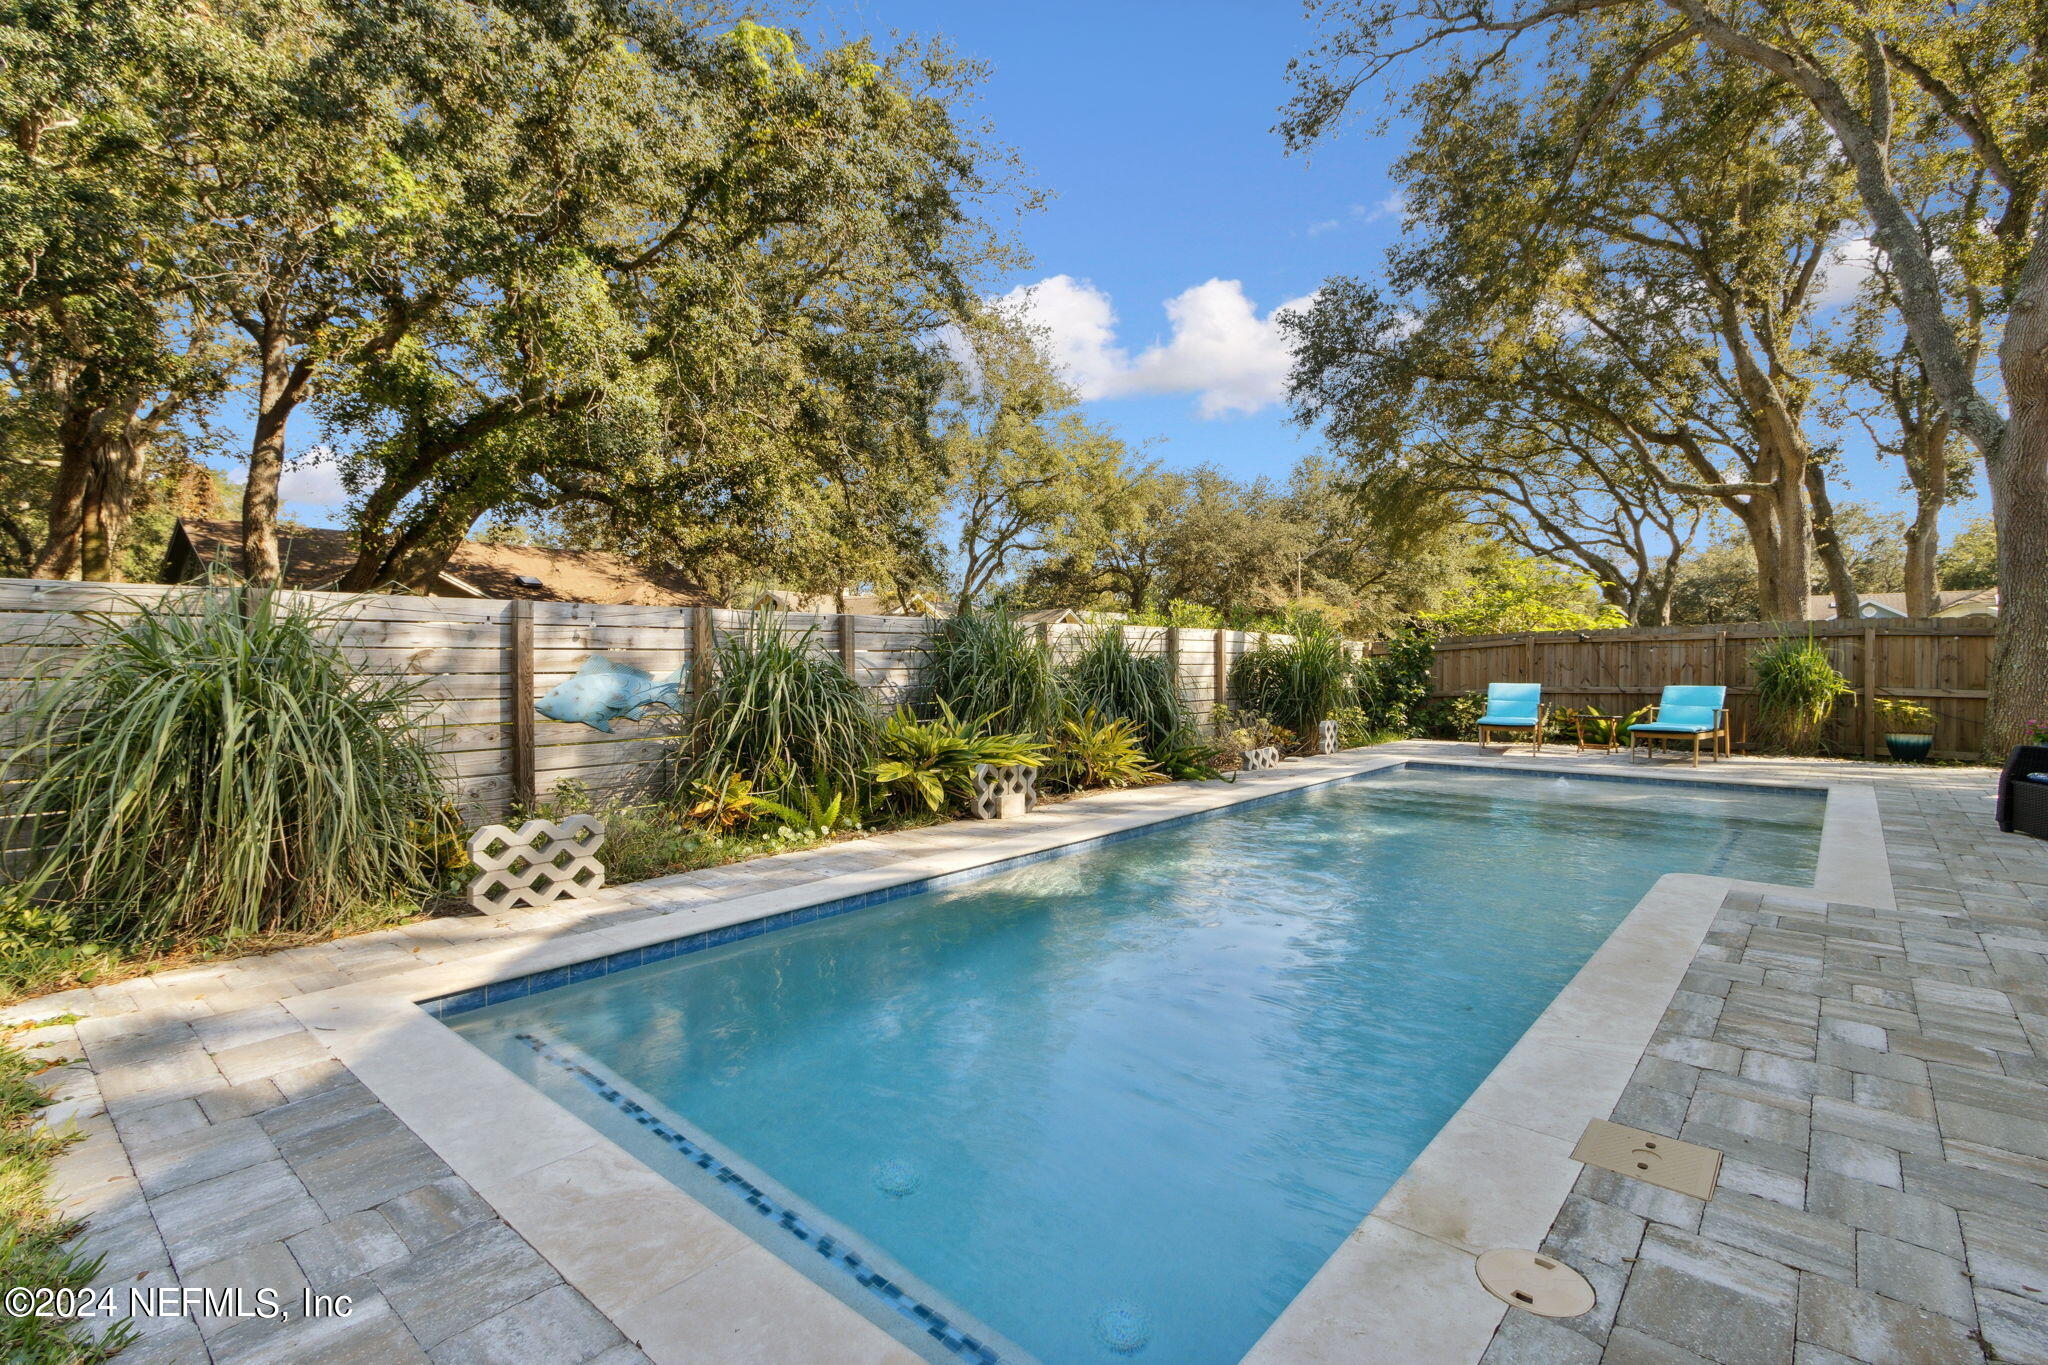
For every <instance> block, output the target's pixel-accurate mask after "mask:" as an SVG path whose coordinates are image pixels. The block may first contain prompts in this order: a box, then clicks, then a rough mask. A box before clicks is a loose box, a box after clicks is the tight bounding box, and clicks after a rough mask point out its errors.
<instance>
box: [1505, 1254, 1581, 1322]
mask: <svg viewBox="0 0 2048 1365" xmlns="http://www.w3.org/2000/svg"><path fill="white" fill-rule="evenodd" d="M1479 1283H1481V1284H1483V1285H1485V1286H1486V1292H1487V1293H1489V1294H1491V1295H1493V1296H1494V1297H1495V1298H1497V1299H1504V1300H1506V1301H1507V1302H1509V1303H1511V1304H1513V1305H1514V1306H1515V1307H1517V1308H1525V1309H1527V1310H1528V1311H1529V1312H1531V1313H1534V1314H1536V1315H1537V1316H1538V1317H1544V1318H1575V1317H1578V1316H1579V1315H1580V1314H1581V1313H1589V1312H1591V1311H1592V1310H1593V1286H1592V1285H1590V1284H1588V1283H1587V1282H1586V1277H1585V1276H1584V1275H1581V1274H1580V1273H1579V1272H1578V1271H1576V1270H1573V1269H1572V1268H1571V1267H1570V1266H1568V1265H1566V1264H1565V1263H1564V1262H1563V1261H1557V1260H1552V1259H1551V1258H1550V1257H1548V1256H1541V1255H1538V1254H1537V1253H1536V1252H1533V1251H1523V1250H1521V1249H1520V1248H1519V1247H1496V1248H1494V1249H1493V1250H1492V1251H1488V1252H1483V1253H1482V1254H1481V1255H1480V1257H1479Z"/></svg>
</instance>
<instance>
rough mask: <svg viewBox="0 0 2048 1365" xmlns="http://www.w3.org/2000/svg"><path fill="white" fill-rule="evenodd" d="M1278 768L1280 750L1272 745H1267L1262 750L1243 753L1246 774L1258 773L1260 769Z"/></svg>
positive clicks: (1249, 750)
mask: <svg viewBox="0 0 2048 1365" xmlns="http://www.w3.org/2000/svg"><path fill="white" fill-rule="evenodd" d="M1279 766H1280V750H1279V749H1278V748H1277V747H1275V746H1274V745H1271V744H1268V745H1267V746H1266V747H1264V748H1263V749H1246V750H1245V751H1244V770H1245V771H1246V772H1248V773H1255V772H1258V771H1259V770H1260V769H1262V768H1277V767H1279Z"/></svg>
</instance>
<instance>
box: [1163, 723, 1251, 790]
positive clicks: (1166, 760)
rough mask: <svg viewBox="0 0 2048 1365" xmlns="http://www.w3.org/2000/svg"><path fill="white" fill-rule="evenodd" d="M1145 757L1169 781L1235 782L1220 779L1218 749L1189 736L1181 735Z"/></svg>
mask: <svg viewBox="0 0 2048 1365" xmlns="http://www.w3.org/2000/svg"><path fill="white" fill-rule="evenodd" d="M1148 757H1149V758H1151V760H1152V762H1153V763H1154V765H1156V766H1157V767H1158V769H1159V771H1160V773H1161V774H1163V775H1164V776H1165V777H1166V778H1167V780H1168V781H1171V782H1210V781H1214V780H1216V779H1218V778H1222V779H1223V780H1224V781H1228V782H1234V781H1236V780H1237V779H1236V778H1234V777H1225V776H1224V773H1223V763H1224V760H1225V754H1224V751H1223V748H1222V746H1220V745H1216V744H1210V743H1208V742H1206V741H1204V740H1201V739H1197V738H1196V737H1195V736H1194V735H1192V734H1183V735H1182V736H1181V737H1180V738H1178V739H1176V740H1174V741H1173V743H1171V744H1168V745H1167V746H1166V747H1164V748H1162V749H1155V750H1154V751H1153V752H1152V753H1151V754H1149V755H1148Z"/></svg>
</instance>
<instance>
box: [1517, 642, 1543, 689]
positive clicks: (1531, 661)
mask: <svg viewBox="0 0 2048 1365" xmlns="http://www.w3.org/2000/svg"><path fill="white" fill-rule="evenodd" d="M1522 681H1523V682H1541V681H1543V680H1542V679H1541V678H1539V677H1537V676H1536V632H1534V631H1530V632H1529V633H1528V634H1527V635H1524V636H1523V637H1522Z"/></svg>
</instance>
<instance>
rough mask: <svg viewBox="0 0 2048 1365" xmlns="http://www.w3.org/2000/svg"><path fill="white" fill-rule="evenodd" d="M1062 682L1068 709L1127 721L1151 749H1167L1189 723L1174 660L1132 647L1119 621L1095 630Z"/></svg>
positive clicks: (1145, 745) (1077, 713) (1069, 667)
mask: <svg viewBox="0 0 2048 1365" xmlns="http://www.w3.org/2000/svg"><path fill="white" fill-rule="evenodd" d="M1061 681H1062V683H1063V684H1064V688H1065V692H1066V698H1067V707H1068V710H1069V712H1070V714H1073V715H1085V714H1087V713H1089V712H1094V713H1095V714H1096V715H1098V716H1100V717H1102V718H1104V719H1107V720H1127V721H1129V722H1130V723H1131V728H1132V731H1133V733H1134V734H1136V736H1137V738H1138V742H1139V744H1140V745H1141V746H1142V747H1143V748H1144V749H1145V750H1146V751H1147V752H1157V751H1159V750H1162V749H1165V748H1166V747H1167V746H1168V745H1170V744H1172V743H1174V742H1175V740H1176V739H1177V738H1179V737H1180V736H1181V734H1182V732H1183V731H1184V730H1185V729H1186V727H1187V705H1186V703H1185V702H1184V701H1182V699H1181V695H1180V686H1179V683H1178V681H1177V680H1176V679H1175V677H1174V671H1173V665H1172V663H1171V661H1169V660H1168V659H1167V658H1166V657H1165V656H1164V655H1159V654H1139V653H1138V652H1137V651H1135V650H1133V649H1132V648H1131V646H1130V642H1129V641H1128V640H1126V639H1125V638H1124V633H1123V629H1122V628H1121V627H1119V626H1108V627H1105V628H1103V629H1101V630H1097V631H1096V632H1095V633H1094V634H1093V635H1091V636H1090V637H1089V639H1088V642H1087V644H1086V645H1084V646H1083V647H1082V650H1081V653H1080V654H1079V655H1078V656H1077V657H1076V658H1075V659H1074V661H1073V662H1072V663H1070V664H1068V665H1067V667H1066V670H1065V673H1064V676H1063V677H1062V679H1061Z"/></svg>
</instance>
